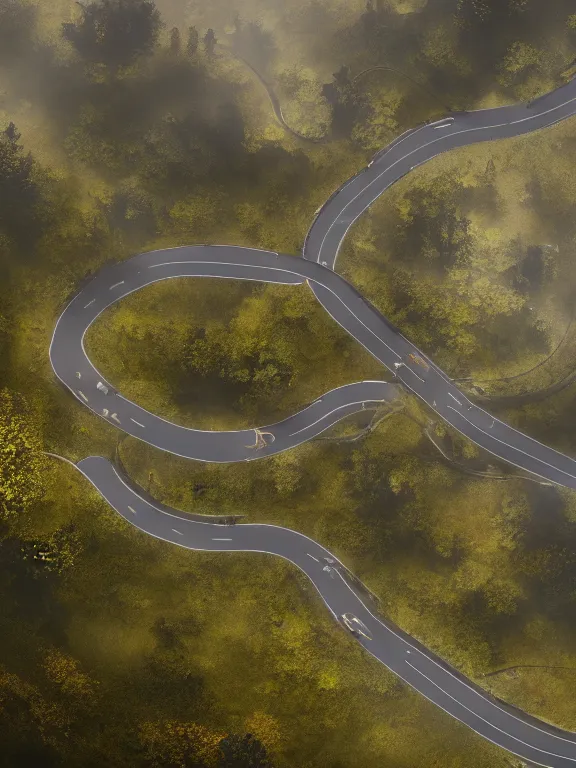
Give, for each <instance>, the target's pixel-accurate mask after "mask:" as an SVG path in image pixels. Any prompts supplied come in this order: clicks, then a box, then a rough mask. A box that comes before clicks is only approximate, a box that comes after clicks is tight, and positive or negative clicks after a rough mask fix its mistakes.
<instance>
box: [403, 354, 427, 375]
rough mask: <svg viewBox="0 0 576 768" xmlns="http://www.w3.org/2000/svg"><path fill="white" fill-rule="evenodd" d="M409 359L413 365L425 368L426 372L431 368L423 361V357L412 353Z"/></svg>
mask: <svg viewBox="0 0 576 768" xmlns="http://www.w3.org/2000/svg"><path fill="white" fill-rule="evenodd" d="M408 357H409V359H410V360H412V362H413V363H416V365H419V366H421V367H422V368H424V370H426V371H427V370H428V369H429V368H430V366H429V365H428V363H426V362H425V361H424V360H422V358H421V357H418V355H414V354H412V353H410V354H409V355H408Z"/></svg>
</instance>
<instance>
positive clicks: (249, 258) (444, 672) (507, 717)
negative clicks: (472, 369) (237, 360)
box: [50, 81, 576, 768]
mask: <svg viewBox="0 0 576 768" xmlns="http://www.w3.org/2000/svg"><path fill="white" fill-rule="evenodd" d="M575 113H576V81H572V82H570V83H569V84H568V85H565V86H563V87H561V88H559V89H557V90H556V91H553V92H552V93H550V94H547V95H546V96H544V97H542V98H540V99H537V100H536V101H534V102H532V103H530V104H528V105H517V106H511V107H501V108H498V109H490V110H482V111H478V112H470V113H458V114H454V115H452V116H449V117H447V118H445V119H444V120H440V121H436V122H435V123H430V124H426V125H424V126H420V127H418V128H415V129H413V130H411V131H407V132H406V133H405V134H403V135H402V136H401V137H399V138H398V139H397V140H396V141H395V142H393V143H392V144H391V145H390V146H389V147H387V148H386V149H385V150H384V151H382V152H380V153H378V154H377V155H376V156H375V157H374V160H373V161H372V162H371V163H370V165H369V166H368V168H367V169H365V170H364V171H362V172H361V173H359V174H358V175H356V176H355V177H353V178H352V179H351V180H350V181H348V182H346V183H345V184H344V185H343V186H342V187H341V188H340V190H338V192H336V193H335V194H334V195H332V196H331V198H330V199H329V200H328V202H327V203H326V204H325V205H324V206H323V207H322V209H321V210H320V212H319V213H318V215H317V217H316V219H315V221H314V222H313V224H312V227H311V229H310V230H309V232H308V235H307V237H306V241H305V245H304V258H303V259H302V258H298V257H295V256H289V255H287V254H277V253H275V252H271V251H261V250H256V249H251V248H242V247H235V246H185V247H181V248H172V249H165V250H161V251H153V252H150V253H144V254H140V255H138V256H134V257H133V258H131V259H128V260H127V261H125V262H122V263H120V264H116V265H113V266H109V267H105V268H104V269H103V270H102V271H101V272H99V273H98V274H97V275H96V276H95V277H94V278H93V279H92V280H91V282H89V283H88V284H87V285H85V286H84V287H83V288H82V290H81V291H80V293H79V294H78V295H77V296H76V297H75V298H74V299H72V301H71V302H70V303H69V304H68V306H67V307H66V309H65V310H64V312H63V313H62V315H61V316H60V318H59V320H58V322H57V324H56V328H55V330H54V335H53V338H52V342H51V344H50V360H51V364H52V367H53V369H54V372H55V373H56V375H57V377H58V378H59V379H60V381H61V382H62V383H63V384H64V385H65V386H66V387H68V389H69V390H70V391H71V392H72V393H73V394H74V396H75V397H76V398H77V399H78V400H79V401H80V402H81V403H82V404H83V405H85V406H86V407H88V408H90V409H91V410H92V411H93V412H94V413H96V414H98V415H100V416H101V417H103V418H107V419H109V420H110V421H111V423H112V424H114V425H115V426H116V427H118V428H120V429H122V430H124V431H125V432H127V433H129V434H131V435H133V436H134V437H137V438H138V439H140V440H144V441H145V442H147V443H149V444H151V445H155V446H156V447H158V448H161V449H162V450H166V451H169V452H171V453H176V454H178V455H180V456H185V457H187V458H192V459H197V460H201V461H213V462H232V461H243V460H250V459H252V458H257V457H258V458H259V457H262V456H266V455H270V454H272V453H278V452H279V451H283V450H287V449H288V448H290V447H293V446H294V445H298V444H299V443H302V442H305V441H306V440H308V439H310V438H312V437H314V436H315V435H317V434H319V433H320V432H321V431H323V430H324V429H326V428H328V427H329V426H331V425H332V424H334V423H335V422H336V421H338V420H339V419H340V418H343V417H344V416H346V415H348V414H349V413H353V412H354V411H357V410H360V408H361V407H363V404H365V403H368V404H370V403H371V404H374V403H378V402H382V401H385V400H391V399H393V398H394V397H395V396H396V395H397V394H398V390H397V388H396V387H395V386H394V385H392V384H390V383H388V382H384V381H376V382H359V383H356V384H351V385H348V386H347V387H339V388H338V389H335V390H332V391H331V392H328V393H326V394H325V395H323V396H322V397H321V398H319V399H318V400H317V401H315V402H314V403H312V404H311V405H310V406H308V408H305V409H304V410H302V411H300V412H299V413H297V414H295V415H294V416H291V417H290V418H288V419H285V420H284V421H281V422H279V423H277V424H273V425H269V426H266V427H261V428H259V429H255V430H239V431H236V432H210V431H203V430H193V429H187V428H184V427H181V426H178V425H175V424H171V423H170V422H167V421H165V420H164V419H161V418H160V417H158V416H155V415H154V414H151V413H149V412H148V411H145V410H144V409H142V408H140V407H139V406H137V405H136V404H134V403H131V402H130V401H129V400H127V399H125V398H124V397H122V395H120V394H119V393H118V392H116V391H115V390H114V388H113V387H112V386H111V385H110V384H109V383H108V382H107V381H106V380H105V379H104V378H103V377H102V376H101V375H100V373H99V372H98V371H97V370H96V369H95V368H94V366H93V365H92V364H91V362H90V360H89V359H88V357H87V355H86V353H85V351H84V346H83V338H84V334H85V332H86V330H87V328H88V327H89V326H90V324H91V323H93V322H94V320H95V319H96V318H97V317H98V316H99V315H100V314H101V312H103V311H104V309H106V308H107V307H109V306H111V305H112V304H113V303H114V302H116V301H118V300H119V299H121V298H123V297H124V296H126V295H128V294H129V293H132V292H133V291H136V290H139V289H141V288H143V287H144V286H146V285H149V284H151V283H154V282H157V281H159V280H165V279H171V278H177V277H200V276H204V277H206V276H210V277H221V278H233V279H242V280H259V281H266V282H276V283H283V284H286V285H300V284H303V283H307V285H308V286H309V287H310V289H311V290H312V291H313V292H314V294H315V296H316V297H317V299H318V300H319V301H320V303H321V304H322V305H323V307H324V308H325V309H326V311H327V312H328V313H329V314H330V315H331V317H333V318H334V319H335V320H336V322H338V323H339V325H341V326H342V327H343V328H344V329H345V330H346V331H347V332H348V333H350V334H351V335H352V336H353V337H354V338H355V339H356V340H357V341H358V342H359V343H360V344H362V345H363V346H364V347H365V348H366V349H367V350H368V351H369V352H370V353H371V354H372V355H373V356H374V357H375V358H376V359H378V360H379V361H380V362H382V363H383V365H385V366H386V367H387V368H388V369H389V370H390V371H391V372H392V373H394V375H395V376H396V377H397V380H398V381H399V383H401V384H402V385H403V386H404V387H405V388H406V389H408V390H410V391H412V392H413V393H414V394H416V395H418V396H419V397H420V398H421V399H422V400H423V401H424V402H426V403H427V404H428V405H429V406H430V407H431V408H432V409H433V410H434V411H436V412H437V413H438V414H439V415H440V416H441V417H442V418H443V419H444V420H445V421H446V422H447V423H449V424H451V425H452V426H453V427H454V428H455V429H457V430H458V431H460V432H461V433H462V434H464V435H466V436H467V437H468V438H470V439H471V440H472V441H474V442H475V443H477V444H478V445H479V446H480V447H482V448H484V449H485V450H487V451H489V452H490V453H492V454H494V455H495V456H497V457H499V458H501V459H503V460H504V461H507V462H509V463H510V464H513V465H515V466H517V467H520V468H521V469H523V470H526V471H527V472H530V473H532V474H534V475H537V476H539V477H541V478H545V479H546V480H548V481H550V482H552V483H556V484H558V485H564V486H567V487H570V488H576V462H575V461H574V460H573V459H572V458H570V457H568V456H565V455H563V454H561V453H559V452H558V451H554V450H553V449H551V448H548V447H547V446H544V445H542V444H541V443H539V442H538V441H536V440H533V439H532V438H530V437H528V436H526V435H523V434H522V433H521V432H518V431H517V430H515V429H513V428H512V427H510V426H509V425H507V424H505V423H503V422H501V421H499V420H498V419H495V418H493V417H492V416H490V414H488V413H487V412H486V411H484V410H483V409H481V408H479V407H477V406H476V405H474V404H473V403H471V402H470V401H469V400H468V399H467V398H466V396H465V395H464V394H463V393H462V392H460V390H459V389H458V388H457V387H456V386H455V385H454V383H453V382H452V381H451V380H450V379H449V378H448V376H447V375H446V374H444V373H443V372H442V371H441V370H440V369H439V368H438V367H437V366H435V365H434V363H433V362H432V361H431V360H429V358H427V357H426V356H425V355H424V353H422V352H420V351H419V350H418V349H417V348H415V347H414V345H412V344H411V343H410V342H409V341H408V340H407V339H406V338H405V337H404V336H403V335H402V334H401V333H400V331H399V330H398V329H397V328H395V327H394V326H393V325H391V324H390V323H389V322H388V321H387V320H386V318H385V317H383V316H382V315H381V314H380V313H379V312H378V311H377V310H376V309H375V308H374V307H373V306H372V305H371V304H370V302H368V301H367V300H366V299H364V298H363V297H362V296H361V295H360V294H359V293H358V291H356V289H355V288H354V287H353V286H351V285H350V284H349V283H348V282H346V281H345V280H344V279H343V278H342V277H340V276H339V275H337V274H336V273H335V272H334V271H333V270H334V266H335V263H336V258H337V255H338V250H339V248H340V244H341V242H342V240H343V238H344V236H345V234H346V232H347V231H348V229H349V228H350V226H351V224H352V223H353V222H354V221H355V220H356V219H357V218H358V217H359V216H360V215H361V214H362V212H363V211H364V210H365V209H366V208H367V207H368V206H369V205H370V204H371V202H373V201H374V200H375V199H376V197H378V196H379V195H380V194H382V192H383V191H385V189H387V188H388V187H389V186H390V185H391V184H392V183H394V181H396V180H397V179H399V178H401V177H402V176H403V175H405V174H406V173H408V172H409V170H411V169H412V168H413V167H415V166H416V165H420V164H422V163H424V162H426V161H428V160H430V159H431V158H432V157H434V156H436V155H437V154H440V153H441V152H444V151H447V150H449V149H452V148H454V147H457V146H463V145H465V144H469V143H473V142H477V141H488V140H492V139H497V138H506V137H511V136H516V135H519V134H522V133H527V132H529V131H532V130H537V129H540V128H544V127H547V126H549V125H553V124H554V123H556V122H559V121H560V120H562V119H565V118H567V117H570V116H572V115H573V114H575ZM409 355H414V356H415V357H416V358H417V359H419V360H420V362H418V361H414V359H411V358H410V357H409ZM99 387H100V388H99ZM101 387H104V389H106V388H108V393H105V391H104V390H103V389H101ZM249 446H250V447H249ZM76 466H77V468H78V469H79V470H80V471H81V472H82V473H83V474H84V475H85V476H86V477H87V478H88V480H89V481H90V482H91V483H92V484H93V485H94V486H95V487H96V488H97V490H98V491H99V492H100V493H101V495H102V496H103V497H104V498H105V499H106V500H107V501H108V502H109V503H110V504H111V505H112V506H113V507H114V508H115V509H116V510H117V511H118V512H119V513H120V514H121V515H123V516H124V517H125V518H126V519H127V520H129V522H131V523H132V524H134V525H136V526H137V527H138V528H140V529H141V530H142V531H144V532H146V533H148V534H150V535H152V536H155V537H157V538H161V539H163V540H165V541H169V542H171V543H174V544H178V545H179V546H184V547H187V548H189V549H196V550H210V551H252V552H267V553H269V554H275V555H278V556H280V557H284V558H285V559H287V560H289V561H290V562H292V563H294V564H295V565H296V566H297V567H298V568H300V569H301V570H302V571H304V573H306V575H307V576H308V577H309V578H310V579H311V581H312V582H313V583H314V585H315V587H316V589H317V590H318V592H319V593H320V595H321V596H322V598H323V600H324V602H325V603H326V605H327V607H328V608H329V610H330V611H331V612H332V614H333V615H334V616H335V617H338V616H340V615H341V614H342V613H344V612H347V611H350V612H351V613H353V614H354V615H356V616H358V617H359V618H360V619H361V620H362V621H363V622H364V623H365V624H366V626H367V627H368V629H369V631H370V633H371V635H372V639H371V640H364V639H362V638H359V639H358V640H359V642H361V643H362V645H363V646H364V647H365V648H366V650H368V651H369V652H370V653H372V655H374V656H375V657H376V658H378V659H379V660H380V661H381V662H382V663H384V664H385V665H386V666H387V667H389V669H391V670H392V671H393V672H395V673H396V674H397V675H398V676H399V677H401V678H402V679H403V680H405V681H406V682H407V683H409V684H410V685H411V686H412V687H413V688H415V689H416V690H418V691H420V692H421V693H422V694H423V695H424V696H426V697H427V698H428V699H430V700H431V701H433V702H434V703H435V704H437V706H439V707H441V708H442V709H444V710H445V711H446V712H448V713H449V714H451V715H452V716H453V717H455V718H456V719H458V720H460V721H462V722H463V723H465V724H467V725H468V726H470V727H471V728H472V729H473V730H475V731H476V732H478V733H479V734H481V735H482V736H483V737H484V738H486V739H488V740H489V741H491V742H493V743H495V744H498V745H499V746H501V747H503V748H504V749H507V750H508V751H509V752H511V753H513V754H515V755H517V756H519V757H521V758H522V759H523V760H526V761H528V762H530V763H532V764H535V765H542V766H549V767H550V768H560V767H564V766H569V765H570V766H573V768H576V735H575V734H572V733H569V732H566V731H561V730H559V729H556V728H554V727H553V726H550V725H548V724H545V723H543V722H541V721H538V720H536V719H534V718H532V717H530V716H529V715H527V714H525V713H522V712H519V711H518V710H515V709H514V708H512V707H510V706H508V705H505V704H503V703H501V702H499V701H496V700H495V699H493V698H492V697H491V696H489V695H488V694H487V693H486V692H485V691H483V690H482V689H480V688H478V687H476V686H475V685H473V684H472V683H471V682H470V681H468V680H466V679H465V678H463V677H462V676H461V675H459V673H458V672H457V671H456V670H454V669H453V668H451V667H450V666H449V665H447V664H446V663H445V662H443V661H442V660H441V659H439V658H437V657H436V656H435V655H434V654H432V653H431V652H430V651H428V650H427V649H425V648H423V647H422V646H421V645H419V644H418V643H416V641H414V640H413V639H412V638H409V637H408V636H407V635H405V634H404V633H402V632H401V631H400V630H399V629H397V628H395V627H392V626H391V625H390V624H387V623H386V622H385V621H383V620H382V619H381V618H378V617H376V615H375V613H374V611H373V609H371V608H370V607H369V606H367V605H366V599H365V597H364V596H363V595H361V594H360V592H359V589H358V587H357V586H354V585H353V582H351V580H350V578H349V574H348V573H347V572H346V570H345V568H344V566H343V565H342V564H341V563H340V562H339V561H338V559H337V558H335V557H334V555H331V554H330V553H328V552H327V550H325V549H324V548H323V547H321V545H319V544H317V543H316V542H313V541H312V540H310V539H308V538H307V537H306V536H303V535H302V534H299V533H297V532H295V531H290V530H288V529H284V528H279V527H275V526H267V525H250V524H248V525H237V526H232V527H222V526H220V525H216V524H214V523H209V522H204V521H198V520H192V519H190V517H189V516H187V515H186V514H185V513H179V512H177V511H175V510H171V511H169V510H168V509H167V508H166V507H163V508H161V507H160V506H159V507H156V506H154V505H153V504H152V503H151V502H149V501H146V500H145V499H143V498H142V497H141V496H139V495H138V494H137V493H136V492H135V490H134V489H131V488H130V487H129V486H128V485H127V484H126V483H125V482H124V481H123V480H122V478H121V477H120V476H119V475H118V473H117V472H116V471H115V470H114V468H113V467H112V465H111V464H110V462H108V461H107V460H106V459H104V458H102V457H94V456H91V457H88V458H86V459H83V460H82V461H80V462H78V464H77V465H76ZM326 557H328V558H331V559H332V560H334V561H335V563H336V567H335V568H333V569H331V570H330V569H329V570H325V567H326V566H325V565H324V563H326V560H323V558H326ZM329 568H330V567H329Z"/></svg>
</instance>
